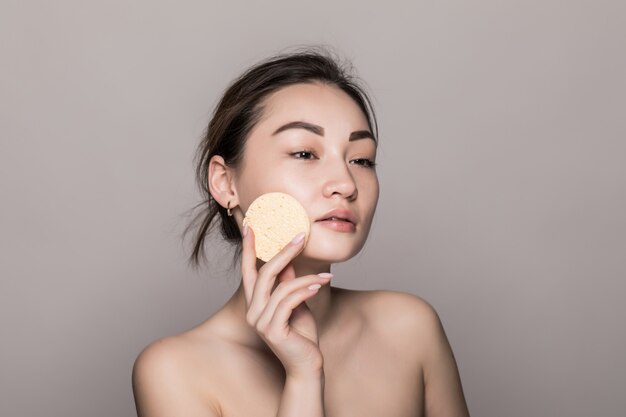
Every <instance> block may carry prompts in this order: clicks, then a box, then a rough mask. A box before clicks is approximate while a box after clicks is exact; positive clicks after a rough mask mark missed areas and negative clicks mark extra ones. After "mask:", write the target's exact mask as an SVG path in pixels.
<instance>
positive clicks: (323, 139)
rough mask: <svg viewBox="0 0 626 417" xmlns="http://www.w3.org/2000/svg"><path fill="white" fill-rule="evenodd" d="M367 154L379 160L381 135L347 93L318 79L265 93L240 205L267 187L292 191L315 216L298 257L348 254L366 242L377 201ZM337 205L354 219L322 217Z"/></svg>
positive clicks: (337, 258)
mask: <svg viewBox="0 0 626 417" xmlns="http://www.w3.org/2000/svg"><path fill="white" fill-rule="evenodd" d="M294 122H297V123H294ZM368 160H369V161H372V162H375V161H376V142H375V141H374V140H373V138H372V133H371V132H370V129H369V127H368V124H367V119H366V118H365V115H364V114H363V112H362V111H361V109H360V108H359V107H358V105H357V104H356V103H355V102H354V101H353V100H352V98H350V96H348V95H347V94H346V93H344V92H343V91H342V90H340V89H339V88H337V87H335V86H330V85H324V84H321V83H312V84H295V85H291V86H288V87H284V88H282V89H280V90H278V91H276V92H274V93H273V94H271V95H269V96H268V97H267V98H266V99H265V101H264V102H263V109H262V115H261V118H260V120H259V122H258V123H257V124H256V126H255V127H254V128H253V129H252V131H251V132H250V136H249V137H248V140H247V142H246V146H245V149H244V157H243V164H242V166H241V169H240V171H239V172H238V175H237V177H236V179H235V186H236V189H237V193H238V196H239V205H240V208H241V210H242V211H243V213H245V212H246V210H247V209H248V207H249V206H250V204H251V203H252V201H253V200H254V199H255V198H257V197H258V196H259V195H261V194H264V193H268V192H274V191H280V192H284V193H288V194H290V195H292V196H293V197H295V198H296V199H297V200H298V201H300V203H301V204H302V205H303V207H304V208H305V210H306V211H307V213H308V215H309V218H310V219H311V233H310V236H309V240H308V243H307V246H306V247H305V249H304V250H303V252H302V253H301V254H300V255H299V256H298V260H299V261H300V262H305V263H307V264H311V265H318V264H320V265H321V264H329V263H335V262H341V261H345V260H347V259H350V258H351V257H353V256H354V255H356V254H357V253H358V252H359V251H360V250H361V248H362V247H363V245H364V244H365V240H366V238H367V235H368V233H369V229H370V226H371V224H372V219H373V217H374V212H375V210H376V204H377V202H378V193H379V186H378V177H377V175H376V170H375V168H374V167H372V166H369V162H368ZM334 209H342V210H347V211H348V214H349V215H351V216H352V217H353V220H354V225H353V226H352V225H350V224H347V223H345V222H331V221H326V222H321V221H319V220H321V219H324V218H326V217H328V216H329V212H330V211H331V210H334ZM238 217H240V216H238ZM341 217H345V215H344V216H341ZM238 220H239V223H240V224H239V226H240V227H241V219H238Z"/></svg>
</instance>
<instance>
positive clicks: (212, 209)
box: [183, 47, 378, 268]
mask: <svg viewBox="0 0 626 417" xmlns="http://www.w3.org/2000/svg"><path fill="white" fill-rule="evenodd" d="M351 72H352V67H351V65H350V64H348V63H345V62H341V60H339V59H338V58H337V57H336V56H333V54H332V53H331V52H330V51H329V50H328V49H327V48H322V47H309V48H306V49H300V50H298V51H296V52H291V53H283V54H280V55H276V56H273V57H271V58H268V59H266V60H264V61H262V62H260V63H258V64H256V65H255V66H253V67H252V68H250V69H248V70H247V71H246V72H244V73H243V74H242V75H241V76H240V77H239V78H237V79H236V80H234V81H233V82H232V83H231V85H230V86H229V87H228V88H227V89H226V91H225V92H224V95H223V96H222V98H221V100H220V101H219V103H218V104H217V106H216V108H215V110H214V111H213V114H212V117H211V120H210V122H209V125H208V128H207V130H206V133H205V134H204V135H203V138H202V141H201V142H200V144H199V146H198V149H197V151H196V155H195V158H194V164H195V167H196V182H197V185H198V187H199V188H200V192H201V194H202V197H203V201H202V202H201V203H199V204H198V205H196V206H195V207H194V208H192V211H193V210H196V209H198V208H199V209H200V212H199V213H197V214H196V215H195V216H194V218H193V220H192V221H191V222H190V223H189V225H188V226H187V228H186V229H185V231H184V233H183V237H184V236H185V235H187V233H188V232H190V231H191V230H193V229H196V231H195V233H194V235H193V236H194V239H193V251H192V253H191V255H190V256H189V259H188V261H189V263H190V264H191V266H193V267H195V268H197V267H198V266H199V264H200V258H202V259H203V260H204V261H206V254H205V252H204V244H205V239H206V237H207V235H208V234H209V233H210V232H211V231H212V230H213V229H214V227H215V224H216V216H217V215H218V214H219V219H220V220H221V221H220V231H221V234H222V237H223V238H224V239H225V240H226V241H227V242H230V243H232V244H234V245H236V253H235V258H234V259H233V265H234V264H235V262H236V260H237V258H238V257H239V256H240V255H241V238H242V237H241V233H240V232H239V228H238V226H237V223H236V221H235V219H234V217H230V216H228V215H227V213H226V209H225V208H224V207H221V206H220V205H219V204H218V203H217V202H216V201H215V199H214V198H213V196H211V193H210V192H209V185H208V168H209V161H210V160H211V158H212V157H213V156H214V155H220V156H222V157H223V158H224V161H225V163H226V165H228V166H229V167H231V168H234V169H235V170H236V169H237V168H239V167H240V166H241V162H242V159H243V151H244V145H245V143H246V140H247V138H248V135H249V133H250V131H251V130H252V128H253V127H254V125H255V124H256V123H257V122H258V120H259V118H260V116H261V114H262V110H263V109H262V104H263V100H264V99H265V98H266V97H267V96H268V95H269V94H271V93H273V92H276V91H277V90H278V89H280V88H283V87H286V86H289V85H293V84H299V83H312V82H321V83H324V84H329V85H334V86H336V87H338V88H340V89H341V90H343V91H344V92H345V93H346V94H348V95H349V96H350V97H351V98H352V99H353V100H354V101H355V102H356V104H357V105H358V106H359V107H360V108H361V110H362V111H363V114H364V115H365V117H366V119H367V122H368V125H369V128H370V130H371V131H372V134H373V135H374V138H377V137H378V124H377V122H376V116H375V114H374V109H373V107H372V103H371V100H370V98H369V96H368V95H367V93H366V92H365V90H364V89H363V88H362V87H361V86H360V85H359V81H358V80H357V79H356V78H355V77H354V76H353V75H352V74H351Z"/></svg>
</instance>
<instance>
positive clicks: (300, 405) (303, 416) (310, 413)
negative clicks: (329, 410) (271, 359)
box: [277, 371, 325, 417]
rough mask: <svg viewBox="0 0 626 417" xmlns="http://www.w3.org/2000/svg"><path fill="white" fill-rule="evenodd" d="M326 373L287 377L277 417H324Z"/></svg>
mask: <svg viewBox="0 0 626 417" xmlns="http://www.w3.org/2000/svg"><path fill="white" fill-rule="evenodd" d="M323 416H325V413H324V372H323V371H322V372H321V373H320V374H317V375H311V376H308V377H304V376H303V377H291V376H287V379H286V381H285V387H284V389H283V396H282V398H281V400H280V406H279V407H278V414H277V417H323Z"/></svg>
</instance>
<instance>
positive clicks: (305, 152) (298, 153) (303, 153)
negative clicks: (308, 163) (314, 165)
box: [290, 151, 313, 159]
mask: <svg viewBox="0 0 626 417" xmlns="http://www.w3.org/2000/svg"><path fill="white" fill-rule="evenodd" d="M290 155H293V156H296V159H310V158H309V157H308V156H311V155H313V152H311V151H298V152H294V153H292V154H290ZM299 156H302V157H299Z"/></svg>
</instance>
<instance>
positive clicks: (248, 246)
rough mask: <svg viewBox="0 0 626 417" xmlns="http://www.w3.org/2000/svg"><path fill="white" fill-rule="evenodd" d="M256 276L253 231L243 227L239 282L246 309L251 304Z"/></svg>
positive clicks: (248, 227)
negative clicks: (242, 290)
mask: <svg viewBox="0 0 626 417" xmlns="http://www.w3.org/2000/svg"><path fill="white" fill-rule="evenodd" d="M257 275H258V273H257V270H256V251H255V249H254V231H253V230H252V228H251V227H250V226H245V227H244V236H243V242H242V253H241V280H242V283H243V289H244V293H245V296H246V307H250V303H251V302H252V294H253V293H254V285H255V283H256V280H257Z"/></svg>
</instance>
